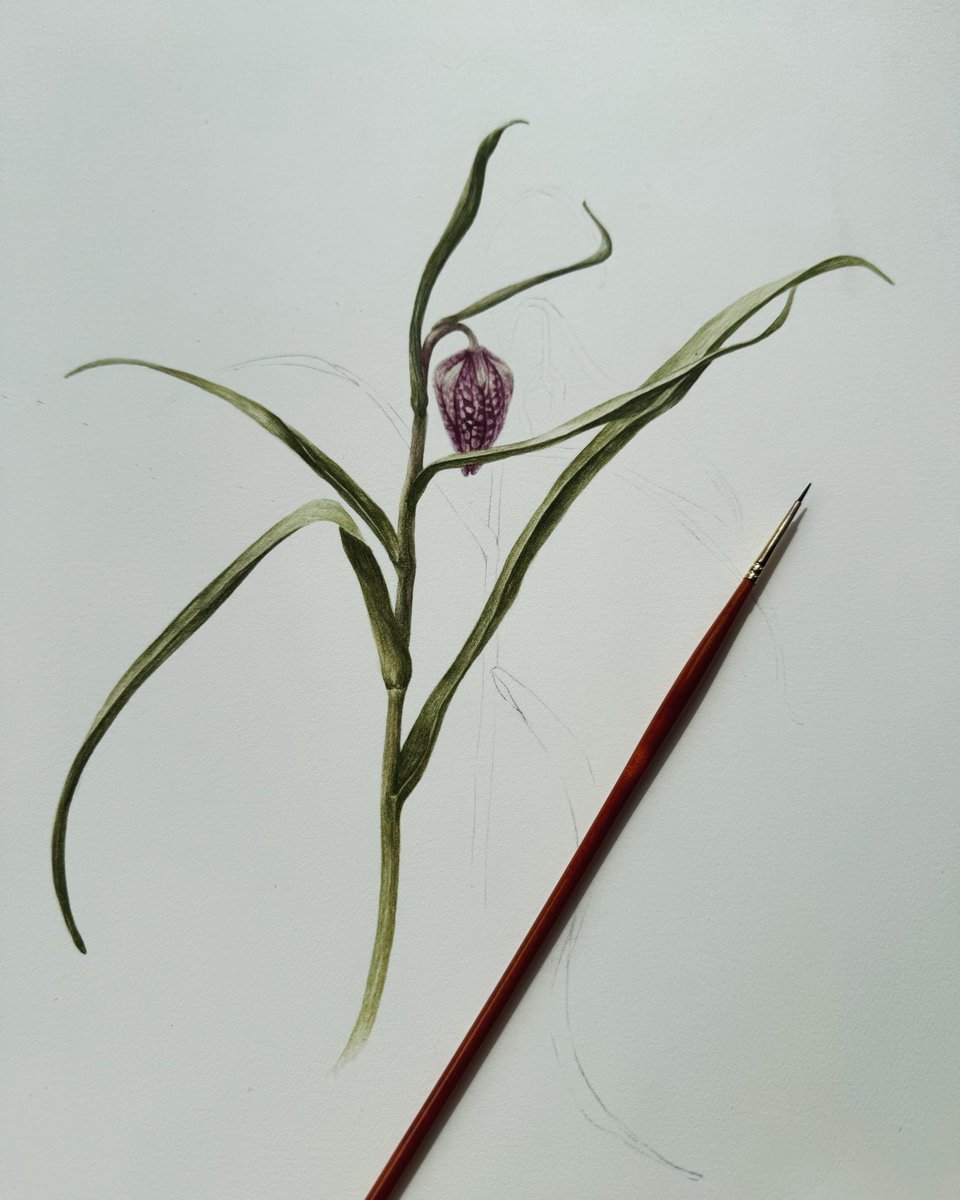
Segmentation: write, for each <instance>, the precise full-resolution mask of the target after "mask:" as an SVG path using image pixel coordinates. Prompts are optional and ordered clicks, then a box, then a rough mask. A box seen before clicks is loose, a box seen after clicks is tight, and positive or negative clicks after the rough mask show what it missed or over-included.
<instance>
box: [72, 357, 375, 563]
mask: <svg viewBox="0 0 960 1200" xmlns="http://www.w3.org/2000/svg"><path fill="white" fill-rule="evenodd" d="M117 366H126V367H146V368H147V370H150V371H159V372H160V373H161V374H162V375H170V376H172V377H173V378H174V379H182V380H183V382H184V383H190V384H192V385H193V386H194V387H197V388H200V389H201V390H202V391H204V392H209V393H210V394H211V395H212V396H218V397H219V398H220V399H221V400H226V402H227V403H228V404H232V405H233V407H234V408H236V409H239V410H240V412H242V413H244V414H245V415H246V416H248V417H250V418H251V419H252V420H254V421H256V422H257V424H258V425H260V426H261V427H262V428H263V429H266V430H267V432H268V433H272V434H273V436H274V437H276V438H279V439H280V441H281V442H283V443H284V445H286V446H289V447H290V449H291V450H292V451H293V452H294V454H297V455H299V456H300V458H302V459H303V461H304V462H305V463H306V464H307V466H309V467H311V468H312V469H313V470H314V471H315V472H316V473H317V474H318V475H319V476H320V478H321V479H324V480H326V482H327V483H329V484H330V485H331V486H332V487H334V488H335V489H336V490H337V491H338V492H339V493H340V495H341V496H342V497H343V499H344V500H346V502H347V503H348V504H349V505H350V506H351V508H353V510H354V511H355V512H357V513H358V514H359V515H360V516H361V517H362V518H363V520H364V521H366V523H367V525H369V527H370V529H371V530H372V532H373V533H374V534H376V536H377V538H378V540H379V541H380V543H381V544H382V545H383V548H384V549H385V550H386V552H387V554H389V555H390V561H391V562H394V563H395V562H396V561H397V535H396V532H395V530H394V528H393V525H392V524H391V522H390V518H389V517H388V516H387V514H386V513H385V512H384V511H383V509H382V508H381V507H380V505H379V504H377V502H376V501H375V500H374V499H373V498H372V497H371V496H368V495H367V493H366V492H365V491H364V490H363V488H362V487H361V486H360V485H359V484H358V483H357V481H356V480H355V479H353V478H352V477H351V476H350V475H348V474H347V472H346V471H345V470H344V469H343V467H341V466H340V464H339V463H337V462H335V461H334V459H332V458H331V457H330V455H329V454H324V452H323V451H322V450H321V449H320V448H319V446H315V445H314V444H313V442H311V441H310V439H309V438H308V437H306V436H305V435H304V434H302V433H301V432H300V431H299V429H294V428H293V426H292V425H288V424H287V423H286V421H282V420H281V419H280V418H279V417H278V416H277V415H276V413H274V412H271V411H270V409H269V408H265V407H264V406H263V405H262V404H260V403H258V402H257V401H256V400H251V399H250V397H249V396H242V395H241V394H240V393H239V392H235V391H234V390H233V388H228V387H224V386H223V385H222V384H220V383H212V382H211V381H210V380H209V379H204V378H202V376H200V375H192V374H191V373H190V372H189V371H178V370H176V368H174V367H162V366H160V365H159V364H157V363H152V362H145V361H144V360H143V359H140V358H99V359H97V361H96V362H89V363H84V364H83V366H81V367H75V368H74V370H72V371H70V372H69V373H68V374H67V379H69V378H70V377H71V376H73V375H79V374H80V373H81V372H83V371H91V370H93V368H94V367H117Z"/></svg>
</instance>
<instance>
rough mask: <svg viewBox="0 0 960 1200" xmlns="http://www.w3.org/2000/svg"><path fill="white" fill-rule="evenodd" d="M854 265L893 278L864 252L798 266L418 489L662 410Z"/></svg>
mask: <svg viewBox="0 0 960 1200" xmlns="http://www.w3.org/2000/svg"><path fill="white" fill-rule="evenodd" d="M854 266H857V267H866V268H867V269H868V270H870V271H873V272H874V273H875V274H877V275H879V276H880V278H881V279H885V280H886V281H887V282H888V283H891V282H892V280H891V279H890V278H889V277H888V276H887V275H885V274H884V273H883V271H881V270H880V269H879V268H878V267H875V266H874V265H873V263H870V262H867V260H866V259H864V258H856V257H854V256H851V255H837V256H835V257H833V258H827V259H824V260H823V261H822V262H819V263H816V264H814V266H812V267H808V268H807V269H806V270H805V271H796V272H794V274H792V275H786V276H784V278H782V279H778V280H776V281H775V282H773V283H769V284H766V285H764V286H763V287H760V288H756V289H754V291H752V292H748V293H747V295H746V296H742V297H741V298H740V299H739V300H737V301H736V302H735V303H734V304H731V305H729V307H727V308H725V309H724V310H723V311H722V312H720V313H718V314H717V315H716V316H715V317H712V318H711V319H710V320H709V321H708V322H707V323H706V324H705V325H703V326H701V328H700V329H698V330H697V332H696V333H695V334H694V335H693V337H691V338H690V339H689V340H688V341H687V342H685V343H684V345H683V346H681V348H680V349H679V350H678V351H677V352H676V354H674V355H672V356H671V357H670V358H668V359H667V361H666V362H665V363H664V364H663V365H662V366H661V367H659V368H658V369H657V370H656V371H654V373H653V374H652V375H651V376H650V377H649V378H648V379H646V380H645V381H644V382H643V383H642V384H641V385H640V387H639V388H636V389H634V390H633V391H630V392H624V393H623V395H620V396H614V397H613V398H612V399H611V400H606V401H604V403H603V404H598V405H596V406H595V407H594V408H588V409H587V410H586V411H585V412H582V413H580V414H579V415H578V416H576V417H573V418H571V419H570V420H569V421H565V422H564V423H563V424H562V425H557V426H556V427H555V428H553V429H548V430H547V431H546V432H544V433H541V434H537V435H536V436H535V437H531V438H525V439H524V440H523V441H520V442H505V443H503V444H502V445H499V446H491V447H490V449H489V450H479V451H476V452H473V453H467V454H446V455H444V456H443V458H438V459H435V460H434V461H433V462H432V463H428V464H427V465H426V466H425V467H424V468H423V470H422V471H421V472H420V474H419V475H418V477H417V479H416V481H415V484H414V489H413V491H414V494H415V495H417V496H419V495H420V494H421V493H422V492H423V490H424V488H425V487H426V486H427V484H428V483H429V482H430V480H431V479H432V478H433V476H434V475H436V474H437V472H438V471H449V470H453V469H454V468H455V467H463V466H465V465H467V464H468V463H481V464H482V463H485V462H496V461H497V460H499V459H503V458H513V457H514V456H515V455H518V454H530V453H531V452H533V451H536V450H543V449H545V448H546V447H548V446H553V445H555V444H556V443H557V442H562V441H566V440H567V439H568V438H572V437H576V436H577V434H580V433H585V432H587V431H588V430H589V429H593V428H596V427H597V426H598V425H604V424H606V423H607V422H608V421H611V420H614V419H617V418H620V417H633V416H641V415H643V414H644V413H646V412H648V411H650V410H651V409H655V410H657V411H660V408H659V406H660V403H661V401H662V399H663V397H664V396H665V395H668V394H669V392H670V390H671V389H672V388H673V387H674V386H675V385H676V384H679V383H682V382H683V380H684V379H685V378H686V377H687V376H688V375H689V374H690V373H691V372H693V371H698V370H700V369H702V368H703V367H704V366H706V364H707V363H709V362H711V361H712V360H713V359H716V358H722V357H723V356H724V355H725V354H733V353H734V352H735V351H737V350H743V349H744V348H745V347H747V346H754V345H756V344H757V342H762V341H763V340H764V338H767V337H769V336H770V335H771V334H772V333H775V332H776V331H777V330H778V329H780V328H781V326H782V325H783V324H784V322H785V321H786V319H787V317H788V316H789V313H790V308H791V305H792V303H793V296H794V294H795V292H796V289H797V288H798V287H799V286H800V284H801V283H804V282H806V281H807V280H809V279H813V278H814V277H815V276H817V275H822V274H824V272H826V271H835V270H837V269H838V268H840V267H854ZM784 293H786V294H787V302H786V304H785V305H784V307H783V309H782V311H781V312H780V314H779V316H778V317H777V318H776V320H775V321H773V323H772V324H771V325H769V326H768V327H767V328H766V329H765V330H764V331H763V332H762V333H760V334H758V335H757V336H756V337H753V338H750V339H749V340H747V341H745V342H738V343H736V344H735V345H733V346H724V344H723V343H724V342H725V341H726V340H727V338H729V337H730V336H731V335H732V334H733V333H735V332H736V331H737V330H738V329H739V328H740V327H741V326H742V325H743V324H744V323H745V322H746V321H748V320H749V319H750V318H751V317H753V316H755V315H756V314H757V313H758V312H759V311H760V309H761V308H763V307H764V306H765V305H767V304H769V303H770V301H771V300H775V299H776V298H777V297H778V296H781V295H783V294H784Z"/></svg>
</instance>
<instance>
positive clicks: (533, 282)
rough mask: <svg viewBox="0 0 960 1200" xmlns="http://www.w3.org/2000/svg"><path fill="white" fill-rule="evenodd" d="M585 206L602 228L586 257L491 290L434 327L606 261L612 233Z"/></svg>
mask: <svg viewBox="0 0 960 1200" xmlns="http://www.w3.org/2000/svg"><path fill="white" fill-rule="evenodd" d="M583 207H584V208H585V209H586V212H587V216H588V217H589V218H590V220H591V221H593V223H594V225H596V227H597V228H598V229H599V230H600V245H599V246H598V248H597V249H596V250H595V251H594V252H593V254H590V255H588V256H587V257H586V258H582V259H580V260H579V262H575V263H571V264H570V265H569V266H566V267H558V268H557V269H556V270H553V271H544V272H543V274H542V275H533V276H531V277H530V278H529V279H523V280H521V281H520V282H519V283H511V284H508V285H507V286H506V287H502V288H500V289H499V290H498V291H496V292H491V293H490V294H489V295H488V296H484V297H482V299H480V300H477V301H476V302H475V303H474V304H470V305H468V306H467V307H466V308H461V309H460V311H459V312H456V313H451V315H450V316H449V317H441V318H440V320H439V321H436V322H435V323H434V327H437V326H440V325H452V324H453V323H454V322H457V321H465V320H467V318H468V317H475V316H476V315H477V313H482V312H486V311H487V310H488V309H490V308H493V307H494V306H495V305H497V304H502V303H503V302H504V300H510V299H511V298H512V297H513V296H517V295H519V294H520V293H521V292H526V291H528V290H529V289H530V288H534V287H539V286H540V284H542V283H549V281H550V280H551V279H559V278H560V276H561V275H572V274H573V272H574V271H583V270H586V268H587V267H596V266H598V265H599V264H600V263H602V262H606V261H607V259H608V258H609V257H610V255H611V254H612V253H613V242H612V241H611V240H610V234H609V233H608V232H607V230H606V229H605V228H604V226H603V225H602V224H601V222H600V221H599V220H598V219H597V217H596V216H595V215H594V213H592V212H591V211H590V206H589V205H588V204H587V203H586V201H584V205H583Z"/></svg>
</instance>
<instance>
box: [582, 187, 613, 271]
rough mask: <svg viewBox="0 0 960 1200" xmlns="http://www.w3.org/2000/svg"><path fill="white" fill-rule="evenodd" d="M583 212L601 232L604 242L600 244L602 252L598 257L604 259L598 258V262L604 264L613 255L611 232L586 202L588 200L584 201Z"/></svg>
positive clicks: (599, 252)
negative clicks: (600, 256)
mask: <svg viewBox="0 0 960 1200" xmlns="http://www.w3.org/2000/svg"><path fill="white" fill-rule="evenodd" d="M583 210H584V212H585V213H586V214H587V216H588V217H589V218H590V220H591V221H592V222H593V223H594V225H596V227H597V228H598V229H599V230H600V237H601V239H602V240H601V243H600V250H599V251H598V255H602V256H603V257H602V258H598V259H597V261H598V262H603V261H604V259H607V258H609V257H610V255H611V254H612V253H613V240H612V238H611V237H610V230H609V229H607V227H606V225H604V223H603V222H602V221H601V220H600V218H599V217H598V216H597V214H596V213H595V212H594V211H593V209H592V208H591V207H590V205H589V204H588V203H587V202H586V200H584V201H583Z"/></svg>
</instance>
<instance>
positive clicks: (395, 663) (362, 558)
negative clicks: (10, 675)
mask: <svg viewBox="0 0 960 1200" xmlns="http://www.w3.org/2000/svg"><path fill="white" fill-rule="evenodd" d="M317 521H330V522H332V523H334V524H335V525H338V526H339V532H340V537H341V540H342V542H343V546H344V550H345V551H346V552H347V557H348V560H349V562H350V564H351V566H352V567H353V569H354V572H355V573H356V576H357V580H358V582H359V584H360V588H361V591H362V593H363V598H364V602H365V604H366V608H367V614H368V616H369V618H370V624H371V628H372V630H373V636H374V642H375V644H376V647H377V652H378V655H379V658H380V663H381V671H382V672H383V673H384V677H385V679H386V677H387V675H388V674H390V675H394V674H399V676H400V677H401V678H402V677H403V676H404V675H406V676H407V677H409V654H408V653H407V651H406V649H405V648H404V647H403V644H402V641H400V639H399V632H398V630H397V627H396V618H395V616H394V613H393V608H392V607H391V605H390V599H389V595H388V593H387V586H386V582H385V580H384V578H383V573H382V572H381V570H380V566H379V564H378V563H377V560H376V558H374V556H373V553H372V551H371V550H370V547H369V546H368V545H367V544H366V542H364V540H363V536H362V534H361V533H360V530H359V528H358V527H357V525H356V522H355V521H354V520H353V518H352V517H351V516H350V514H349V513H348V512H347V510H346V509H345V508H344V507H343V505H342V504H339V503H338V502H337V501H336V500H311V501H309V502H308V503H307V504H304V505H301V507H300V508H298V509H295V510H294V511H293V512H292V513H289V514H288V515H287V516H286V517H283V518H282V519H281V520H280V521H278V522H277V523H276V524H275V525H272V526H271V527H270V528H269V529H268V530H267V531H266V533H264V534H262V535H261V536H260V537H259V538H257V540H256V541H255V542H253V543H252V544H251V545H250V546H248V547H247V549H246V550H244V551H243V553H242V554H240V555H239V556H238V557H237V558H235V559H234V560H233V562H232V563H230V565H229V566H228V567H227V568H226V569H225V570H223V571H221V572H220V574H219V575H218V576H216V578H215V579H213V580H212V581H211V582H210V583H209V584H207V586H206V587H205V588H203V590H202V591H200V592H198V593H197V595H196V596H195V597H194V598H193V599H192V600H191V601H190V603H189V604H188V605H186V607H185V608H183V609H181V610H180V612H179V613H178V614H177V615H176V616H175V617H174V618H173V620H172V621H171V622H170V623H169V624H168V625H167V626H166V628H165V629H164V630H163V632H162V633H161V634H160V635H159V636H158V637H156V638H154V640H153V641H152V642H151V643H150V645H149V646H148V647H147V648H146V650H144V651H143V653H142V654H140V655H139V657H138V658H136V659H135V660H134V662H133V663H132V664H131V665H130V667H128V668H127V670H126V671H125V672H124V674H123V675H122V676H121V678H120V679H119V680H118V682H117V683H116V684H115V685H114V687H113V688H112V689H111V691H110V693H109V695H108V696H107V699H106V700H105V701H104V703H103V705H102V706H101V708H100V711H99V712H98V713H97V715H96V717H95V718H94V721H93V724H92V726H91V727H90V730H89V732H88V733H87V735H86V737H85V738H84V740H83V742H82V743H81V746H80V749H79V750H78V751H77V754H76V755H75V757H74V759H73V762H72V763H71V765H70V769H69V771H68V772H67V778H66V781H65V782H64V785H63V790H62V792H61V794H60V800H59V803H58V805H57V812H56V817H55V819H54V825H53V839H52V849H51V855H52V863H53V880H54V887H55V890H56V894H57V900H58V901H59V904H60V911H61V912H62V914H63V919H64V921H65V922H66V925H67V928H68V930H69V931H70V936H71V937H72V938H73V941H74V944H75V945H76V947H77V949H78V950H79V951H80V952H81V953H83V954H86V952H87V951H86V945H85V944H84V941H83V938H82V936H81V934H80V930H79V929H78V927H77V923H76V921H75V919H74V916H73V909H72V906H71V903H70V894H69V888H68V885H67V871H66V837H67V823H68V820H69V816H70V809H71V806H72V803H73V799H74V796H75V794H76V790H77V785H78V784H79V782H80V778H81V776H82V774H83V771H84V768H85V767H86V765H87V763H88V762H89V761H90V757H91V755H92V754H93V752H94V750H96V748H97V746H98V745H99V744H100V742H101V740H102V739H103V737H104V735H105V734H106V732H107V730H108V729H109V728H110V726H111V725H112V724H113V722H114V721H115V720H116V718H117V717H118V716H119V715H120V713H121V712H122V711H123V709H124V708H125V707H126V705H127V703H128V702H129V701H130V699H131V698H132V697H133V695H134V693H135V692H136V691H137V689H138V688H140V687H141V685H142V684H143V683H145V682H146V680H147V679H149V677H150V676H151V675H152V674H153V673H154V671H156V670H157V669H158V668H159V667H160V666H162V664H163V663H164V662H165V661H166V660H167V659H168V658H169V657H170V656H171V655H172V654H173V653H174V652H175V651H176V650H178V649H179V648H180V647H181V646H182V645H183V644H184V642H186V641H187V640H188V639H189V638H190V637H191V636H192V635H193V634H194V633H196V631H197V630H198V629H200V628H201V626H203V625H204V624H206V622H207V621H208V620H209V619H210V617H211V616H213V614H214V613H215V612H216V611H217V609H218V608H220V606H221V605H222V604H224V603H225V602H226V600H228V599H229V597H230V596H231V595H232V594H233V592H234V591H236V589H237V588H238V587H239V586H240V584H241V583H243V581H244V580H245V579H246V578H247V576H248V575H249V574H250V573H251V572H252V571H253V569H254V568H255V567H256V566H257V565H258V564H259V563H260V562H261V561H262V560H263V559H264V558H265V557H266V556H267V554H269V553H270V551H271V550H273V549H274V548H275V547H276V546H278V545H280V543H281V542H283V541H285V540H286V539H287V538H288V537H290V536H291V535H292V534H294V533H296V532H297V531H298V530H300V529H303V528H305V527H306V526H307V525H311V524H313V523H314V522H317Z"/></svg>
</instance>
